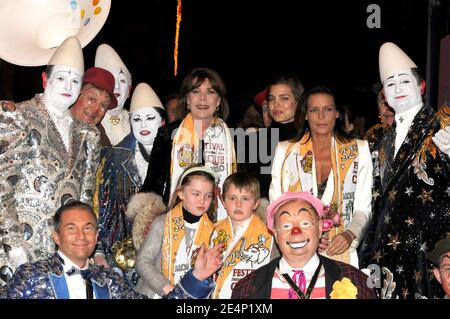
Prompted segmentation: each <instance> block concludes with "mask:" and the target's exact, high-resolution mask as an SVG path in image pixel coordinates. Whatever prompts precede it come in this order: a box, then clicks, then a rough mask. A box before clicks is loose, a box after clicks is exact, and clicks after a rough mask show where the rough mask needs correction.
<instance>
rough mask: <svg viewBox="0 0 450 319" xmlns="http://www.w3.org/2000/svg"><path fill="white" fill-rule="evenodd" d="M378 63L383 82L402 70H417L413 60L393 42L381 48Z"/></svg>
mask: <svg viewBox="0 0 450 319" xmlns="http://www.w3.org/2000/svg"><path fill="white" fill-rule="evenodd" d="M378 63H379V67H380V79H381V82H384V81H385V80H386V79H387V78H388V77H390V76H392V75H394V74H396V73H398V72H400V71H402V70H406V69H410V68H417V65H416V64H415V63H414V62H413V60H411V58H410V57H409V56H407V55H406V53H405V52H403V50H402V49H400V48H399V47H398V46H397V45H396V44H394V43H392V42H386V43H384V44H383V45H382V46H381V47H380V53H379V56H378Z"/></svg>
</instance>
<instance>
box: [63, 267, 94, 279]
mask: <svg viewBox="0 0 450 319" xmlns="http://www.w3.org/2000/svg"><path fill="white" fill-rule="evenodd" d="M66 274H67V275H69V276H73V275H77V274H79V275H81V277H83V279H84V280H87V279H89V278H90V277H92V271H91V270H89V269H78V268H75V267H72V268H70V269H69V270H68V271H67V272H66Z"/></svg>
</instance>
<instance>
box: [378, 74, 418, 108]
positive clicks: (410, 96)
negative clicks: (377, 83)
mask: <svg viewBox="0 0 450 319" xmlns="http://www.w3.org/2000/svg"><path fill="white" fill-rule="evenodd" d="M383 89H384V95H385V97H386V101H387V102H388V104H389V105H390V106H391V107H392V108H393V109H394V110H395V112H396V113H403V112H405V111H408V110H410V109H412V108H413V107H414V106H416V105H418V104H420V103H422V97H421V94H420V85H419V84H418V83H417V81H416V78H415V77H414V76H413V75H412V73H411V70H410V69H406V70H403V71H400V72H399V73H396V74H394V75H393V76H390V77H388V78H387V79H386V80H385V81H384V83H383Z"/></svg>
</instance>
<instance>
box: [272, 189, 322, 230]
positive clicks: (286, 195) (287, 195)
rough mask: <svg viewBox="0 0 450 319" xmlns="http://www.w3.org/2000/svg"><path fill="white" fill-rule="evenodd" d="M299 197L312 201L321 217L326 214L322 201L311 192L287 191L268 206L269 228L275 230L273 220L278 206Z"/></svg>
mask: <svg viewBox="0 0 450 319" xmlns="http://www.w3.org/2000/svg"><path fill="white" fill-rule="evenodd" d="M298 199H302V200H304V201H305V202H308V203H310V204H311V205H312V206H313V207H314V209H315V210H316V212H317V214H318V215H319V217H320V218H322V217H323V216H324V214H325V207H324V205H323V203H322V201H321V200H320V199H318V198H317V197H315V196H313V195H311V194H310V193H309V192H294V193H290V192H286V193H284V194H282V195H281V196H280V197H278V198H277V200H276V201H274V202H273V203H271V204H270V205H269V207H267V215H266V218H267V228H269V229H270V230H272V231H273V220H274V217H275V213H276V211H277V210H278V208H280V207H281V205H283V204H285V203H287V202H290V201H293V200H298Z"/></svg>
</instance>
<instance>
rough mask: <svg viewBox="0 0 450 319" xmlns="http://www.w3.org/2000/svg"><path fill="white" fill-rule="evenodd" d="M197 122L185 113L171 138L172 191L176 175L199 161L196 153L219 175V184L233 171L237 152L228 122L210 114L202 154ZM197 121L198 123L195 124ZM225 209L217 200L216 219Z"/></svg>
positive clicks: (175, 183)
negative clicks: (200, 152)
mask: <svg viewBox="0 0 450 319" xmlns="http://www.w3.org/2000/svg"><path fill="white" fill-rule="evenodd" d="M195 125H196V123H194V119H193V117H192V114H191V113H188V115H186V117H185V118H184V120H183V122H181V124H180V126H179V128H178V130H177V131H176V134H175V137H174V139H173V147H172V162H171V165H170V173H171V175H170V176H171V187H170V193H171V194H174V192H175V190H176V187H177V183H178V179H179V178H180V176H181V174H182V173H183V171H184V170H185V169H186V168H187V167H188V166H190V165H191V164H194V163H199V162H201V161H200V159H199V158H198V157H199V156H203V157H204V163H205V166H208V167H210V168H211V169H212V170H213V171H214V172H215V173H216V175H217V177H218V178H219V182H218V186H219V187H220V188H221V187H222V184H223V182H224V180H225V178H227V177H228V175H231V174H232V173H234V172H236V154H235V151H234V143H233V139H232V137H231V134H230V131H229V129H228V126H227V125H226V124H225V122H224V121H223V120H221V119H219V118H213V119H212V120H211V123H210V124H209V126H208V128H207V129H206V130H205V132H204V133H203V138H202V140H203V141H204V149H203V154H198V149H199V141H200V140H201V139H200V138H199V136H198V133H197V130H196V129H195ZM197 125H198V124H197ZM226 216H227V215H226V211H225V209H224V208H223V205H222V203H221V202H220V201H219V209H218V212H217V217H218V220H220V219H222V218H225V217H226Z"/></svg>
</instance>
